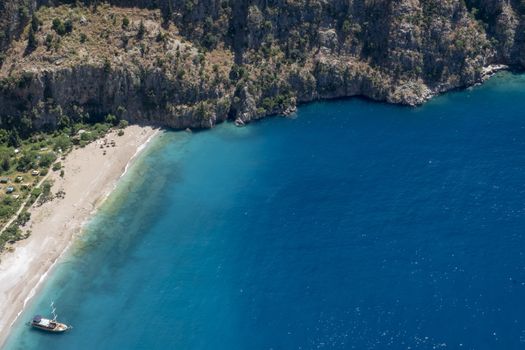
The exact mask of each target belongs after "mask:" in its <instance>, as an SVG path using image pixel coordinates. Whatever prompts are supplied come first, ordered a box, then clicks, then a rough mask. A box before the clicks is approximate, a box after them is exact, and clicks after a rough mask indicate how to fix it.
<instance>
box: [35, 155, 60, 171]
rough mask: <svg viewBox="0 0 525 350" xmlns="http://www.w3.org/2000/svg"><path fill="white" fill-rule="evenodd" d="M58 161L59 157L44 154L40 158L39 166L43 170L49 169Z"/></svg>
mask: <svg viewBox="0 0 525 350" xmlns="http://www.w3.org/2000/svg"><path fill="white" fill-rule="evenodd" d="M56 159H57V157H56V155H55V154H54V153H44V154H42V156H41V157H40V162H39V163H38V165H39V166H40V167H42V168H49V167H50V166H51V164H53V162H54V161H55V160H56Z"/></svg>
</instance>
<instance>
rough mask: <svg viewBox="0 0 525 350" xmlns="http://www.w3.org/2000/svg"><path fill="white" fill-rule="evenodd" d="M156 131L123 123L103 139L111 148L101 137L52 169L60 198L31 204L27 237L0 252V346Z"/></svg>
mask: <svg viewBox="0 0 525 350" xmlns="http://www.w3.org/2000/svg"><path fill="white" fill-rule="evenodd" d="M158 134H159V130H158V129H154V128H152V127H140V126H136V125H133V126H129V127H127V128H126V129H125V130H124V135H123V136H117V132H116V131H112V132H110V133H109V134H108V135H106V137H105V138H107V139H113V140H115V141H116V144H117V146H116V147H111V148H104V149H100V142H99V141H95V142H92V143H90V144H89V145H87V146H86V147H85V148H77V149H75V150H73V151H72V152H71V153H70V154H68V155H67V156H66V159H65V160H64V161H62V163H63V169H64V172H65V176H64V177H63V178H61V177H60V176H59V172H53V173H52V174H51V176H50V179H51V180H53V181H54V183H53V188H52V192H53V193H56V192H58V191H60V190H62V191H64V192H65V196H64V198H55V199H53V200H52V201H50V202H47V203H45V204H43V205H42V206H39V207H36V206H33V207H31V209H30V212H31V220H30V221H29V222H28V223H27V224H26V227H24V230H25V229H29V230H31V232H32V233H31V235H30V237H29V238H27V239H25V240H23V241H19V242H17V243H16V244H14V245H13V246H12V247H13V248H14V249H13V251H6V252H4V253H2V254H1V255H0V258H1V261H0V311H1V312H2V318H0V348H2V347H3V346H4V345H5V343H6V341H7V338H8V337H9V335H10V333H11V328H12V327H13V325H14V324H15V322H16V321H17V319H18V318H19V317H20V315H21V314H22V312H23V311H24V309H25V307H26V306H27V304H28V303H29V301H30V300H31V299H32V298H33V297H34V296H35V295H36V294H37V293H38V292H39V290H40V289H41V287H42V285H43V282H44V281H45V280H46V279H47V277H48V276H49V274H50V273H52V271H53V269H54V268H55V266H56V263H57V262H58V261H60V259H61V258H62V256H63V255H64V254H65V253H66V252H67V251H68V250H69V248H70V247H71V245H72V243H73V242H74V241H75V239H76V238H77V237H78V236H79V235H81V234H82V230H83V227H84V225H85V223H86V222H87V221H88V220H89V219H90V218H91V217H92V216H93V215H94V214H95V213H96V211H97V210H98V208H100V206H101V205H102V204H103V203H104V202H105V200H106V199H107V198H108V197H109V195H110V194H111V193H112V192H113V191H114V190H115V188H116V187H117V185H118V182H119V180H120V179H121V178H122V177H123V176H124V175H125V174H126V173H127V172H128V169H129V167H130V165H131V164H133V162H134V161H135V160H136V158H137V156H138V155H140V154H141V153H142V152H143V151H144V150H145V149H146V148H147V146H148V144H149V143H150V142H151V141H152V140H153V139H154V137H155V136H157V135H158ZM104 151H105V152H106V154H105V155H104V154H103V152H104Z"/></svg>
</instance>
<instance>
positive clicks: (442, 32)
mask: <svg viewBox="0 0 525 350" xmlns="http://www.w3.org/2000/svg"><path fill="white" fill-rule="evenodd" d="M523 14H525V2H523V1H518V0H516V1H512V0H510V1H509V0H395V1H394V0H331V1H328V0H245V1H233V0H230V1H228V0H185V1H178V0H156V1H145V0H129V1H126V0H113V1H109V2H108V3H101V2H99V1H96V0H85V1H51V0H47V1H46V0H40V1H38V0H23V1H14V0H4V1H3V2H2V3H0V48H1V50H2V52H1V54H0V64H1V68H0V79H1V81H0V105H1V106H2V108H1V110H0V118H1V123H2V125H3V126H5V127H18V128H20V129H24V130H32V129H38V128H55V127H61V126H63V125H67V123H69V122H72V121H78V120H88V121H96V120H99V119H100V118H102V117H103V116H105V115H106V114H108V113H111V114H115V115H117V116H118V117H119V118H125V119H128V120H131V121H134V122H144V123H150V124H158V125H164V126H170V127H174V128H186V127H195V128H208V127H212V126H213V125H214V124H216V123H217V122H219V121H222V120H225V119H238V120H239V121H244V122H247V121H250V120H253V119H256V118H261V117H264V116H266V115H270V114H276V113H283V112H287V111H291V110H293V108H294V107H295V105H296V104H297V103H302V102H308V101H312V100H317V99H325V98H336V97H346V96H365V97H368V98H371V99H374V100H379V101H387V102H391V103H400V104H408V105H417V104H421V103H423V102H424V101H425V100H427V99H428V98H429V97H431V96H432V95H434V94H436V93H441V92H444V91H447V90H450V89H454V88H459V87H465V86H469V85H472V84H475V83H478V82H481V81H482V80H483V78H484V76H485V74H486V73H487V71H488V70H487V69H486V67H489V66H491V65H508V66H512V67H516V68H522V67H523V66H524V65H525V47H524V44H525V31H524V30H523V29H524V28H523V26H524V25H525V17H523V16H522V15H523ZM522 17H523V18H522Z"/></svg>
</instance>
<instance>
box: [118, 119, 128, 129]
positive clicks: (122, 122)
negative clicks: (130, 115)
mask: <svg viewBox="0 0 525 350" xmlns="http://www.w3.org/2000/svg"><path fill="white" fill-rule="evenodd" d="M128 125H129V123H128V121H127V120H121V121H120V122H119V123H118V127H119V128H120V129H124V128H125V127H127V126H128Z"/></svg>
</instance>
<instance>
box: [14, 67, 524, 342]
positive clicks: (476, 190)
mask: <svg viewBox="0 0 525 350" xmlns="http://www.w3.org/2000/svg"><path fill="white" fill-rule="evenodd" d="M524 234H525V76H523V75H513V74H510V73H505V74H501V75H499V76H497V77H496V78H493V79H492V80H490V81H489V82H488V83H487V84H486V85H484V86H482V87H476V88H473V89H469V90H467V91H462V92H454V93H450V94H446V95H444V96H441V97H438V98H436V99H434V100H433V101H431V102H430V103H428V104H426V105H425V106H423V107H421V108H404V107H398V106H390V105H385V104H379V103H373V102H369V101H365V100H362V99H350V100H338V101H331V102H323V103H315V104H310V105H307V106H303V107H301V108H300V109H299V112H298V114H297V118H295V119H285V118H271V119H267V120H264V121H261V122H257V123H253V124H251V125H249V126H248V127H246V128H236V127H234V126H232V125H231V124H224V125H221V126H218V127H217V128H215V129H214V130H212V131H207V132H198V133H191V134H190V133H185V132H168V133H166V134H164V135H163V136H161V137H160V138H158V139H157V140H156V141H155V142H154V143H153V144H152V145H151V147H149V148H148V150H147V151H146V152H145V153H144V154H143V155H142V156H141V157H140V159H139V160H138V161H137V162H136V163H135V164H134V165H133V166H132V167H131V169H130V171H129V172H128V173H127V174H126V176H125V177H124V178H123V180H122V182H121V183H120V184H119V186H118V188H117V190H116V191H115V192H114V193H113V194H112V195H111V196H110V198H109V199H108V201H107V202H106V203H105V205H104V206H103V207H102V208H101V210H100V211H99V212H98V214H97V215H96V216H95V217H94V218H93V219H92V220H91V221H90V222H89V224H88V226H87V228H86V233H85V235H84V236H83V238H82V239H81V240H80V241H78V242H77V243H76V244H75V245H74V247H73V248H72V249H71V250H70V251H69V253H68V254H66V256H65V257H64V258H63V260H62V261H61V263H60V264H59V265H58V267H57V269H56V271H55V272H54V273H53V274H52V276H51V277H50V278H49V279H48V280H47V281H46V283H45V286H44V288H43V291H42V292H41V293H39V294H38V295H37V297H36V298H35V299H33V300H32V302H31V303H30V305H29V307H28V308H27V310H26V311H25V312H24V314H23V315H22V317H21V319H20V321H19V322H18V324H17V325H16V327H15V330H14V331H13V333H12V335H11V337H10V339H9V341H8V344H7V345H6V349H9V350H12V349H23V350H32V349H53V350H62V349H75V350H84V349H180V350H185V349H188V350H196V349H214V350H215V349H217V350H222V349H226V350H248V349H253V350H259V349H261V350H262V349H274V350H278V349H444V348H446V349H491V350H492V349H525V235H524ZM51 301H54V302H55V304H56V306H57V310H58V314H59V318H60V320H63V321H64V322H67V323H70V324H72V325H73V326H74V329H73V330H72V331H71V332H70V333H68V334H65V335H61V336H53V335H48V334H43V333H40V332H38V331H34V330H31V329H29V328H28V327H27V326H25V325H24V323H25V322H26V321H27V320H29V319H30V318H31V317H32V315H33V314H35V313H43V314H46V313H48V312H49V304H50V303H51Z"/></svg>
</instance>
